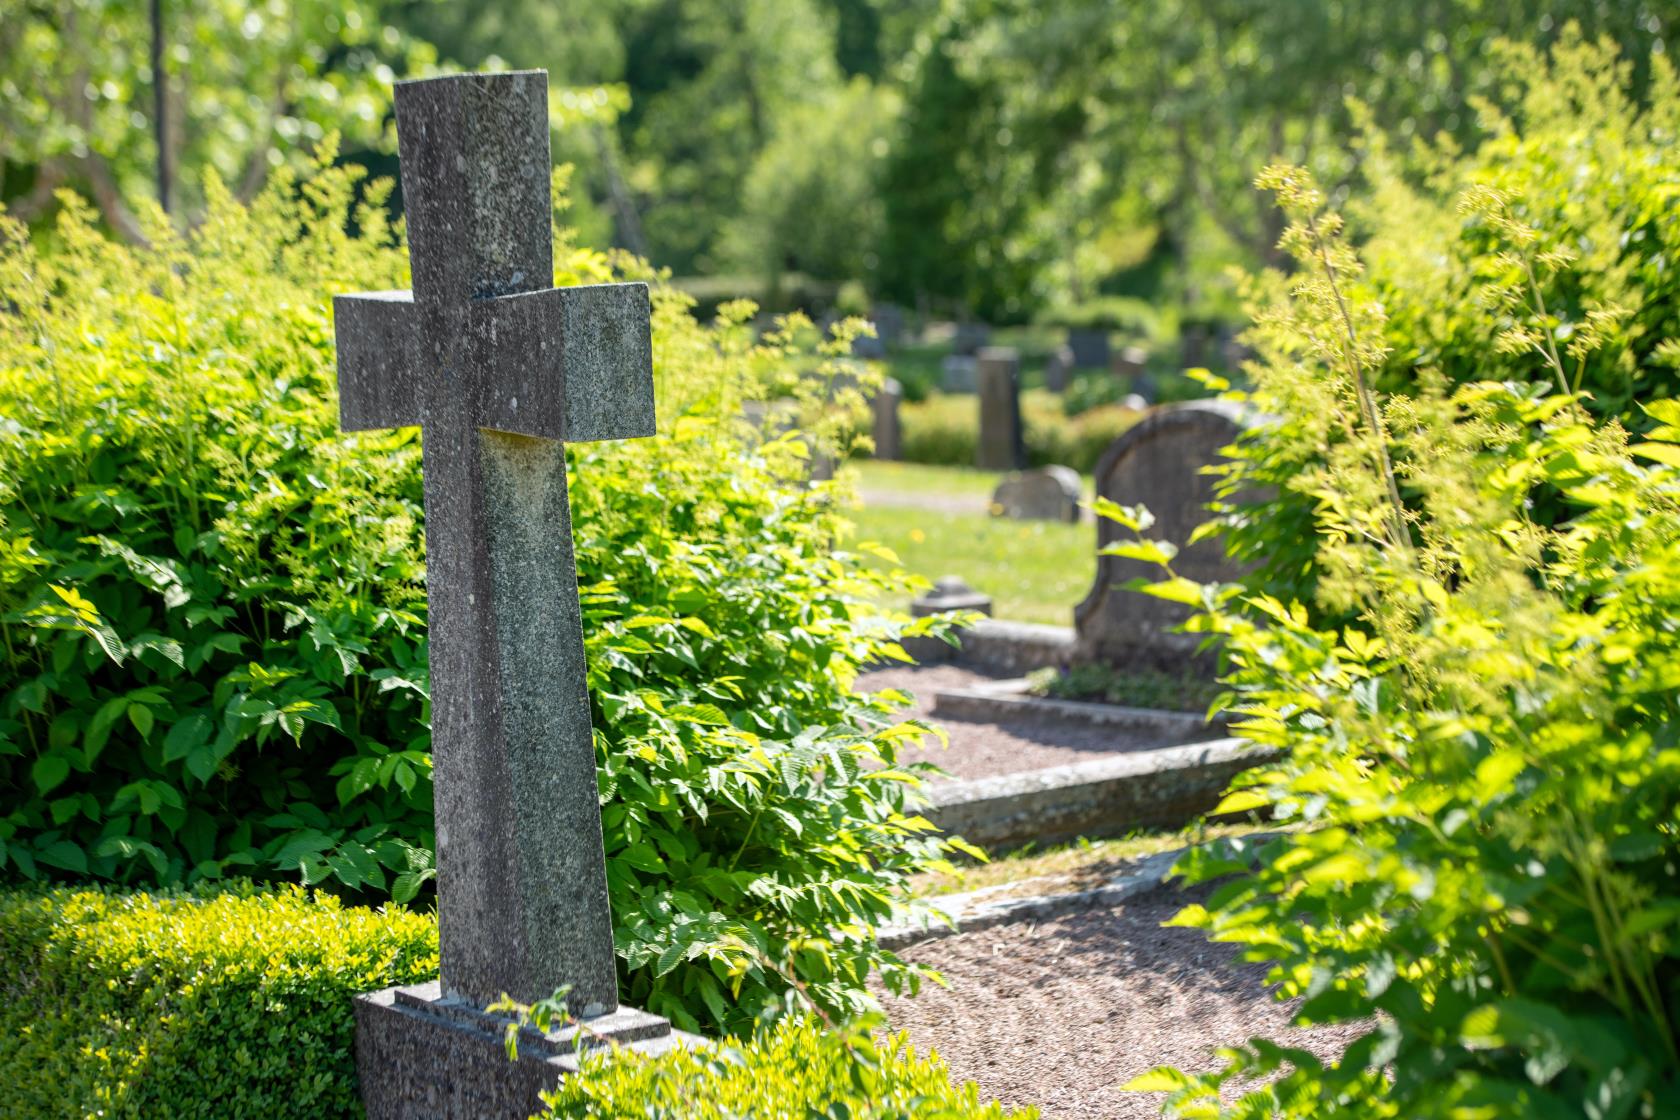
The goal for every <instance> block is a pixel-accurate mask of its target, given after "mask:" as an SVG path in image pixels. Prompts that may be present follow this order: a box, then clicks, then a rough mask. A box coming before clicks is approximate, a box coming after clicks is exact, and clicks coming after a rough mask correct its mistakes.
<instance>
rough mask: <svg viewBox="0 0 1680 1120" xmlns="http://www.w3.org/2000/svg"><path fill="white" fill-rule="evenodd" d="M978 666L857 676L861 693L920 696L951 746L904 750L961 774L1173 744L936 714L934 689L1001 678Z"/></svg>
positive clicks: (1080, 727) (1127, 734)
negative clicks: (894, 691) (881, 691)
mask: <svg viewBox="0 0 1680 1120" xmlns="http://www.w3.org/2000/svg"><path fill="white" fill-rule="evenodd" d="M1001 679H1003V678H1002V677H1001V676H995V675H987V674H985V673H981V672H978V671H976V670H974V669H966V668H958V667H957V666H954V665H927V666H917V667H914V668H902V669H880V670H877V671H875V672H872V673H865V674H863V675H862V676H861V677H859V678H858V683H857V688H858V691H860V692H874V691H877V690H879V689H883V688H900V689H903V690H904V691H906V692H909V693H911V694H913V695H914V696H915V697H916V705H915V708H914V710H913V711H914V714H915V715H917V716H920V717H922V718H923V719H926V720H928V721H929V722H930V723H936V724H939V725H940V726H942V727H944V728H945V730H946V732H947V733H948V734H949V735H950V736H951V745H950V748H949V749H947V748H945V747H942V746H940V744H939V743H938V741H936V740H929V741H928V742H927V743H926V744H925V745H923V746H920V747H915V748H911V749H909V750H906V751H904V752H902V755H901V760H902V761H905V762H932V763H935V764H937V765H939V766H942V767H944V768H945V769H946V770H948V771H950V773H951V774H952V776H953V777H956V778H989V777H991V776H993V775H995V774H1013V773H1016V772H1017V771H1021V770H1039V769H1042V768H1044V767H1047V766H1066V765H1068V764H1069V763H1073V762H1090V761H1092V760H1093V759H1098V758H1106V757H1108V756H1110V755H1115V754H1123V753H1125V752H1127V751H1135V750H1147V749H1149V748H1151V747H1165V746H1171V745H1172V743H1171V742H1169V741H1167V740H1165V739H1163V738H1162V737H1161V736H1160V735H1156V734H1149V733H1143V732H1133V731H1127V730H1126V729H1124V728H1116V727H1094V726H1092V725H1090V724H1087V723H1080V722H1077V721H1074V720H1059V719H1034V720H1017V721H1012V722H1009V723H981V722H976V721H972V720H961V719H946V718H939V719H935V718H933V717H932V716H931V715H930V714H929V713H930V711H931V709H932V706H933V693H934V690H936V689H941V688H972V687H973V686H975V685H977V684H983V683H987V682H990V681H995V680H1001Z"/></svg>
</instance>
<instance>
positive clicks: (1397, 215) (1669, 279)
mask: <svg viewBox="0 0 1680 1120" xmlns="http://www.w3.org/2000/svg"><path fill="white" fill-rule="evenodd" d="M1640 61H1641V66H1640V69H1641V70H1642V71H1644V72H1646V73H1647V74H1648V82H1647V89H1646V93H1645V96H1644V97H1643V98H1636V97H1634V96H1633V95H1632V94H1630V93H1629V90H1630V88H1632V87H1633V82H1632V81H1631V71H1632V69H1633V67H1634V60H1632V59H1624V58H1619V57H1618V56H1617V54H1616V52H1615V50H1614V49H1613V48H1611V47H1608V46H1604V45H1601V44H1595V43H1588V42H1584V41H1582V39H1581V38H1580V36H1579V35H1578V34H1577V33H1576V32H1574V31H1573V30H1571V29H1566V30H1565V32H1564V34H1563V36H1562V39H1561V41H1560V44H1559V46H1558V47H1557V49H1556V50H1555V51H1553V52H1552V53H1550V54H1549V55H1548V54H1541V53H1537V52H1536V51H1534V50H1532V49H1530V48H1528V47H1525V46H1521V45H1517V44H1511V43H1504V44H1502V45H1500V47H1499V48H1498V49H1497V50H1495V51H1493V52H1492V53H1491V54H1490V56H1489V58H1488V59H1487V65H1488V69H1489V72H1490V74H1491V75H1493V76H1495V77H1496V78H1497V81H1496V83H1495V88H1496V89H1497V90H1498V94H1497V96H1493V97H1490V98H1489V99H1487V100H1485V101H1481V102H1479V103H1478V112H1479V120H1480V122H1481V124H1482V125H1483V127H1484V129H1485V131H1484V134H1483V135H1484V138H1483V139H1482V140H1481V141H1480V142H1479V143H1477V144H1476V145H1475V146H1474V147H1472V148H1471V149H1469V150H1468V151H1461V150H1460V149H1459V147H1458V146H1457V145H1456V144H1454V143H1452V142H1451V141H1442V142H1441V143H1440V144H1439V145H1437V146H1425V145H1414V146H1412V147H1410V148H1406V149H1397V148H1395V147H1393V146H1391V145H1390V144H1389V142H1387V141H1386V140H1385V139H1384V138H1383V137H1382V136H1381V135H1380V134H1377V133H1373V134H1371V135H1370V136H1369V137H1367V139H1366V141H1365V147H1366V158H1365V160H1364V165H1365V169H1366V172H1365V173H1366V175H1367V176H1368V180H1369V182H1368V184H1367V185H1366V186H1365V187H1364V188H1363V189H1362V190H1360V191H1356V192H1355V193H1354V195H1353V197H1352V198H1351V199H1350V200H1349V202H1348V203H1347V206H1346V207H1345V210H1346V219H1347V222H1348V230H1349V234H1350V236H1351V237H1352V239H1353V240H1354V241H1355V243H1357V244H1359V245H1360V256H1361V259H1362V260H1363V262H1364V265H1365V269H1366V272H1365V275H1364V279H1363V282H1362V284H1361V286H1360V287H1359V289H1358V298H1359V300H1360V301H1361V303H1363V304H1370V305H1372V306H1380V307H1381V308H1382V310H1383V315H1382V316H1381V319H1380V321H1377V322H1373V323H1372V324H1371V326H1370V333H1369V335H1368V336H1367V337H1366V338H1364V339H1362V340H1361V343H1362V345H1366V346H1369V347H1372V348H1375V349H1376V350H1377V351H1379V353H1378V354H1377V356H1376V358H1375V359H1374V361H1375V367H1374V373H1373V376H1374V379H1375V383H1376V384H1377V385H1378V386H1379V387H1381V388H1383V389H1387V390H1393V391H1400V392H1416V391H1417V390H1418V388H1419V387H1420V385H1422V384H1424V383H1426V382H1427V381H1429V380H1430V379H1439V380H1442V381H1444V382H1445V383H1446V384H1448V385H1457V384H1465V383H1468V382H1473V381H1506V380H1509V381H1515V382H1523V383H1529V382H1540V383H1544V384H1546V385H1549V386H1551V387H1552V388H1553V389H1554V390H1556V391H1562V390H1564V389H1567V390H1568V391H1571V392H1574V391H1581V392H1584V393H1586V394H1588V395H1587V397H1586V398H1585V399H1584V400H1583V404H1584V406H1585V407H1586V408H1587V409H1588V410H1589V412H1591V413H1592V415H1593V416H1595V417H1597V418H1599V419H1601V420H1607V419H1615V420H1618V421H1619V422H1620V423H1622V424H1623V425H1624V426H1626V427H1627V428H1629V429H1630V430H1632V431H1635V432H1640V431H1644V430H1646V429H1648V428H1649V427H1650V426H1651V421H1650V420H1649V419H1648V418H1647V417H1646V415H1645V413H1644V412H1643V411H1642V410H1641V409H1639V408H1637V407H1636V406H1635V402H1636V401H1639V402H1646V403H1649V402H1651V401H1654V400H1663V399H1666V398H1671V397H1674V396H1676V395H1677V394H1680V344H1677V343H1676V342H1674V341H1673V340H1674V339H1675V338H1676V337H1677V336H1680V278H1677V277H1676V274H1675V270H1674V268H1673V261H1674V259H1675V257H1676V254H1677V253H1680V222H1676V221H1675V220H1674V181H1675V175H1676V170H1675V157H1674V143H1675V136H1676V135H1677V134H1680V83H1677V81H1676V77H1675V72H1674V69H1673V67H1672V65H1671V64H1670V63H1669V62H1668V61H1667V56H1665V55H1660V54H1659V55H1654V56H1651V58H1650V59H1649V60H1648V61H1647V60H1640ZM1247 292H1248V296H1249V300H1250V307H1249V310H1250V313H1251V315H1252V316H1253V317H1254V319H1255V321H1256V324H1257V326H1256V327H1255V328H1254V329H1252V330H1251V331H1250V334H1249V339H1250V341H1251V342H1252V343H1253V344H1254V345H1255V346H1256V348H1258V349H1260V350H1262V351H1265V352H1268V353H1269V355H1270V360H1271V361H1273V362H1274V363H1278V362H1287V363H1292V364H1297V365H1300V364H1301V363H1302V362H1303V358H1302V357H1301V356H1298V355H1295V354H1279V353H1278V347H1277V346H1276V345H1273V344H1272V343H1270V342H1268V337H1269V335H1270V332H1271V327H1270V324H1271V323H1272V322H1274V321H1275V320H1277V319H1278V318H1279V317H1280V316H1282V317H1283V318H1284V319H1285V321H1287V316H1288V311H1287V304H1288V299H1287V295H1286V292H1285V281H1284V279H1283V277H1282V275H1281V274H1275V273H1274V274H1270V275H1267V276H1261V277H1255V278H1253V279H1251V281H1250V282H1249V284H1248V285H1247ZM1288 338H1289V335H1288V331H1287V329H1286V330H1285V334H1284V338H1283V340H1282V341H1283V342H1285V343H1287V342H1288ZM1554 354H1555V356H1556V358H1557V359H1558V361H1559V362H1560V364H1561V366H1562V369H1561V371H1558V370H1554V369H1553V368H1552V361H1553V356H1554ZM1290 403H1296V402H1290ZM1282 416H1283V423H1284V425H1285V427H1284V429H1283V430H1282V431H1280V432H1279V433H1278V434H1276V435H1275V436H1274V435H1265V436H1259V437H1256V438H1254V439H1252V440H1248V441H1245V442H1244V444H1243V445H1242V452H1241V455H1240V463H1241V467H1240V477H1236V476H1233V478H1232V480H1231V486H1230V487H1229V488H1228V489H1229V490H1232V491H1234V490H1237V489H1240V488H1243V487H1247V488H1250V491H1251V492H1254V491H1256V490H1259V489H1264V488H1271V489H1272V490H1273V491H1274V492H1275V494H1276V500H1275V501H1273V502H1271V503H1269V504H1268V505H1266V506H1265V507H1263V509H1260V508H1252V507H1251V508H1249V509H1247V510H1245V511H1244V512H1242V513H1240V514H1238V515H1236V516H1233V517H1232V518H1230V519H1228V526H1227V537H1226V540H1227V545H1228V547H1229V548H1231V550H1232V551H1233V552H1234V553H1236V554H1238V555H1240V556H1241V557H1242V558H1244V559H1245V560H1248V561H1251V562H1253V563H1255V564H1257V565H1258V566H1259V570H1260V572H1261V574H1262V575H1263V577H1264V579H1265V584H1266V586H1267V587H1268V589H1269V590H1272V591H1273V592H1275V593H1277V594H1278V595H1279V596H1281V597H1284V598H1288V597H1297V598H1300V599H1302V601H1304V602H1310V601H1312V599H1313V594H1312V584H1313V581H1314V579H1315V578H1316V576H1315V573H1316V570H1317V569H1316V564H1315V561H1314V548H1315V545H1314V536H1315V535H1314V533H1313V530H1312V504H1313V503H1314V501H1316V498H1315V497H1314V496H1313V495H1312V494H1311V493H1309V492H1306V491H1305V490H1304V489H1303V488H1302V487H1301V486H1300V485H1299V480H1301V479H1304V478H1307V477H1309V476H1310V475H1311V473H1312V470H1313V468H1314V467H1315V466H1316V465H1317V464H1318V463H1320V462H1321V461H1322V459H1323V453H1324V448H1326V447H1327V446H1329V445H1331V444H1333V443H1336V442H1338V441H1340V440H1342V439H1343V438H1344V437H1343V434H1342V432H1341V430H1340V429H1339V428H1338V426H1337V424H1336V422H1335V419H1334V416H1335V414H1334V413H1331V412H1327V411H1326V410H1325V409H1324V408H1322V407H1319V406H1318V405H1317V404H1305V405H1303V406H1302V407H1292V408H1289V409H1287V410H1285V411H1284V412H1283V413H1282ZM1537 500H1538V501H1539V502H1540V504H1541V509H1542V512H1544V510H1545V509H1546V508H1548V501H1549V499H1548V498H1547V496H1546V495H1545V494H1544V493H1542V494H1540V495H1538V496H1537Z"/></svg>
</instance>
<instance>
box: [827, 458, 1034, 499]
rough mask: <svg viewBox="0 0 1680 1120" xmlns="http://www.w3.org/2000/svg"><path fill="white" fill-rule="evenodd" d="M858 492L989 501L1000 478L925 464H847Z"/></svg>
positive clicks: (997, 474) (993, 473) (866, 461)
mask: <svg viewBox="0 0 1680 1120" xmlns="http://www.w3.org/2000/svg"><path fill="white" fill-rule="evenodd" d="M845 470H847V471H848V472H851V473H852V476H853V481H854V482H855V483H856V484H857V488H858V489H859V490H866V491H872V492H876V493H881V492H898V493H903V494H954V495H960V496H963V497H971V496H972V497H981V498H990V497H991V496H992V491H993V490H995V489H997V484H998V480H999V479H1001V478H1002V477H1003V474H1002V472H999V471H977V470H973V469H970V468H967V467H935V466H929V465H928V464H926V463H883V462H879V461H877V460H875V459H858V460H855V461H853V462H850V463H847V464H846V466H845Z"/></svg>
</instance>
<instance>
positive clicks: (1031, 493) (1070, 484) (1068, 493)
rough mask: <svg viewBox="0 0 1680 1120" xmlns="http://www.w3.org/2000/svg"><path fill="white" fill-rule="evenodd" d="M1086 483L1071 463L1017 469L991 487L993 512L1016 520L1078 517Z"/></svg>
mask: <svg viewBox="0 0 1680 1120" xmlns="http://www.w3.org/2000/svg"><path fill="white" fill-rule="evenodd" d="M1083 485H1084V484H1083V482H1082V481H1081V480H1080V477H1079V472H1078V471H1076V470H1074V469H1073V468H1072V467H1039V468H1037V469H1036V470H1030V471H1017V472H1016V473H1015V474H1012V475H1010V476H1009V477H1007V478H1005V479H1004V480H1003V481H1002V482H1000V483H998V484H997V489H995V490H993V491H992V513H993V514H994V515H996V516H998V517H1009V518H1014V519H1015V520H1017V521H1078V520H1079V498H1080V493H1081V491H1082V489H1083Z"/></svg>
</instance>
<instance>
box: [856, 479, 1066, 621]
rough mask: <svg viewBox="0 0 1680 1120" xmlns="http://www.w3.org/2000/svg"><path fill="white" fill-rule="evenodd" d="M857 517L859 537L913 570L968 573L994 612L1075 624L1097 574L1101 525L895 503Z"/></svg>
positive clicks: (932, 575)
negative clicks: (888, 551) (889, 551)
mask: <svg viewBox="0 0 1680 1120" xmlns="http://www.w3.org/2000/svg"><path fill="white" fill-rule="evenodd" d="M852 520H853V521H854V522H856V524H857V527H858V540H866V541H878V542H880V543H881V544H884V545H886V546H887V547H888V548H890V549H892V550H893V551H894V552H896V553H897V554H898V558H899V559H900V560H902V561H903V563H904V567H905V568H906V569H907V570H908V571H912V572H915V573H916V574H917V575H922V576H926V577H927V578H928V579H930V580H934V579H938V578H939V577H940V576H944V575H959V576H962V577H963V578H964V579H966V580H967V581H968V582H969V585H970V586H971V587H973V588H975V589H976V590H978V591H983V592H985V593H986V594H988V595H990V596H992V600H993V614H995V615H996V616H997V617H998V618H1007V619H1012V620H1014V621H1017V622H1049V623H1054V624H1056V625H1059V626H1070V625H1072V623H1073V605H1074V604H1075V603H1077V602H1078V601H1079V600H1080V599H1082V598H1084V597H1085V592H1086V591H1088V590H1090V587H1091V580H1092V578H1093V577H1095V575H1096V571H1097V549H1096V530H1095V529H1093V528H1092V527H1091V524H1090V522H1089V521H1087V522H1086V523H1084V524H1082V525H1066V524H1060V523H1057V522H1052V521H1008V520H1005V519H1003V518H995V517H991V516H988V515H987V514H984V513H937V512H934V511H932V510H925V509H903V508H898V507H889V506H877V507H874V508H869V507H865V508H863V509H858V510H854V511H853V513H852ZM894 605H895V606H897V607H901V608H902V607H906V606H908V605H909V603H908V600H906V601H904V602H900V603H896V604H894Z"/></svg>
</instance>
